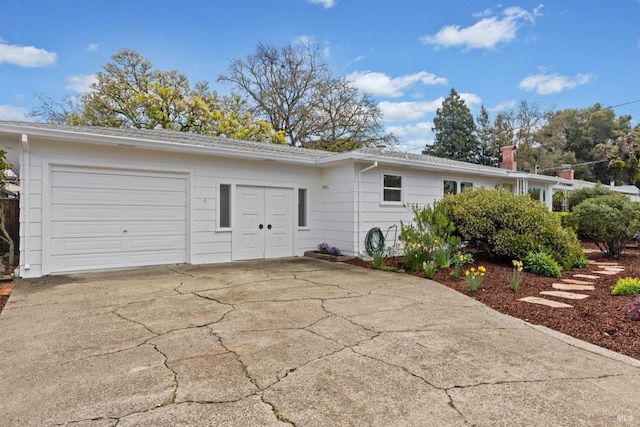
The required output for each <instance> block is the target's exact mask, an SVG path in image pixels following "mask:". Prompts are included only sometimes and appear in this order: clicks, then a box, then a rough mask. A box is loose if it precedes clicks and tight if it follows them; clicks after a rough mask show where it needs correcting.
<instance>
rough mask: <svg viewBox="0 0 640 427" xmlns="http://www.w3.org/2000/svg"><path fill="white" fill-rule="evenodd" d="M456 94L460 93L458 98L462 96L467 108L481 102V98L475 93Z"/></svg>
mask: <svg viewBox="0 0 640 427" xmlns="http://www.w3.org/2000/svg"><path fill="white" fill-rule="evenodd" d="M458 95H460V98H462V100H463V101H464V103H465V104H467V107H469V108H472V107H474V106H476V105H480V104H482V98H480V97H479V96H478V95H476V94H475V93H459V94H458Z"/></svg>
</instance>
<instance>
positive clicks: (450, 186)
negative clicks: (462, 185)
mask: <svg viewBox="0 0 640 427" xmlns="http://www.w3.org/2000/svg"><path fill="white" fill-rule="evenodd" d="M442 188H443V190H444V195H445V196H446V195H447V194H458V183H457V182H456V181H451V180H448V179H445V180H444V182H443V184H442Z"/></svg>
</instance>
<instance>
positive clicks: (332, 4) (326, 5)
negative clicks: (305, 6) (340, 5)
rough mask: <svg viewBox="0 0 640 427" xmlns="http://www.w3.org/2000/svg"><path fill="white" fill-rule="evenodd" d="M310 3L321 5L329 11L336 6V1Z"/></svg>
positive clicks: (313, 0) (314, 0)
mask: <svg viewBox="0 0 640 427" xmlns="http://www.w3.org/2000/svg"><path fill="white" fill-rule="evenodd" d="M309 3H313V4H320V5H322V6H323V7H324V8H325V9H329V8H330V7H333V6H335V5H336V2H335V0H309Z"/></svg>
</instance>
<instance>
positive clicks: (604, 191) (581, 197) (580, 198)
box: [556, 184, 626, 212]
mask: <svg viewBox="0 0 640 427" xmlns="http://www.w3.org/2000/svg"><path fill="white" fill-rule="evenodd" d="M556 194H557V193H556ZM560 194H562V193H560ZM610 195H615V196H623V197H626V196H624V195H623V194H620V193H618V192H616V191H613V190H612V189H610V188H609V187H605V186H604V185H602V184H598V185H596V186H595V187H584V188H581V189H579V190H576V191H571V192H569V193H568V194H567V201H568V205H569V206H568V207H569V212H571V211H573V208H575V207H576V206H578V205H579V204H580V203H582V202H584V201H585V200H587V199H593V198H594V197H600V196H610Z"/></svg>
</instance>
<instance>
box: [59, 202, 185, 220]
mask: <svg viewBox="0 0 640 427" xmlns="http://www.w3.org/2000/svg"><path fill="white" fill-rule="evenodd" d="M186 217H187V215H186V210H185V208H184V207H181V206H102V205H88V206H83V205H54V206H52V207H51V220H52V221H53V222H56V221H68V220H70V219H73V220H78V221H92V220H94V221H104V220H122V221H126V220H138V221H140V220H144V221H162V220H167V219H169V220H176V221H184V220H185V219H186Z"/></svg>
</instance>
